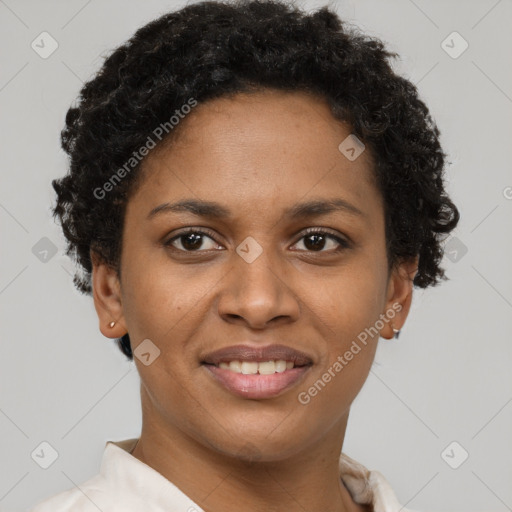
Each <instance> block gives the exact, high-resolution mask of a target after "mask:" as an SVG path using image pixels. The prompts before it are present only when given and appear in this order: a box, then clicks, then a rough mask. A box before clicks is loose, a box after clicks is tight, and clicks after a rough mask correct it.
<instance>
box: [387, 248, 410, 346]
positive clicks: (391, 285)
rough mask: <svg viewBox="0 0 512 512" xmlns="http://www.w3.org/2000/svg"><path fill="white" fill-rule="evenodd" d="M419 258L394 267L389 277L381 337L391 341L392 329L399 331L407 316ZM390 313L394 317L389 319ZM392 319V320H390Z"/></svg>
mask: <svg viewBox="0 0 512 512" xmlns="http://www.w3.org/2000/svg"><path fill="white" fill-rule="evenodd" d="M418 260H419V258H418V257H416V258H413V259H409V260H407V261H403V262H401V263H399V264H398V265H396V266H395V267H394V268H393V269H392V271H391V275H390V277H389V281H388V290H387V299H386V306H385V311H384V315H386V317H387V318H389V321H388V322H385V325H384V327H383V328H382V329H381V331H380V335H381V337H383V338H385V339H388V340H390V339H392V338H393V337H394V335H395V333H394V332H393V328H395V329H398V330H400V329H401V328H402V327H403V325H404V324H405V321H406V319H407V316H408V314H409V310H410V308H411V302H412V291H413V286H414V285H413V279H414V277H415V276H416V274H417V273H418ZM391 312H394V316H392V317H391V314H390V313H391ZM391 318H392V319H391Z"/></svg>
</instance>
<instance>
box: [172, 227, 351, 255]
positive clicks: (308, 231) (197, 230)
mask: <svg viewBox="0 0 512 512" xmlns="http://www.w3.org/2000/svg"><path fill="white" fill-rule="evenodd" d="M190 233H194V234H196V235H206V236H208V237H209V238H211V239H212V240H213V241H214V242H215V243H218V242H217V241H216V240H215V234H214V233H213V232H212V231H210V230H208V229H205V228H194V227H191V228H187V229H186V230H184V231H182V232H180V233H178V234H177V235H174V236H173V237H172V238H170V239H169V240H167V241H166V242H164V243H163V245H164V246H165V247H169V248H171V249H173V250H175V251H177V252H182V253H186V254H196V253H202V252H208V251H209V250H215V249H207V250H200V249H198V250H197V251H186V250H183V249H177V248H176V247H173V245H172V243H173V242H174V241H175V240H178V239H180V238H181V237H183V236H185V235H188V234H190ZM312 234H315V235H316V234H320V235H327V238H331V239H333V240H334V241H336V242H337V243H338V244H339V247H338V248H337V249H334V250H330V251H324V250H320V251H307V250H306V251H303V250H299V251H297V252H312V253H323V252H326V253H331V254H332V253H338V252H341V251H343V250H345V249H348V248H350V243H349V242H348V241H347V240H345V239H344V238H341V237H339V236H338V235H336V234H334V233H332V232H331V231H330V230H328V229H326V228H307V229H306V230H305V231H304V232H303V233H302V235H301V237H300V238H299V239H298V240H297V242H299V241H300V240H302V239H303V238H306V237H307V236H308V235H312ZM297 242H295V243H297ZM294 245H295V244H294Z"/></svg>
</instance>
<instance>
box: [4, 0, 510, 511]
mask: <svg viewBox="0 0 512 512" xmlns="http://www.w3.org/2000/svg"><path fill="white" fill-rule="evenodd" d="M182 5H184V3H176V2H171V1H156V0H155V1H145V2H141V1H139V2H135V1H133V0H132V1H121V0H117V1H112V0H108V1H102V2H100V1H97V0H96V1H95V0H92V1H91V0H90V1H88V2H87V1H84V0H76V1H75V0H73V1H67V2H64V1H60V2H58V1H45V2H36V1H31V2H29V1H21V0H20V1H15V0H5V1H4V0H0V43H1V44H0V51H1V62H2V65H1V68H0V109H1V116H0V130H1V131H0V133H1V140H2V143H1V147H0V162H1V164H0V168H1V179H2V181H1V188H0V224H1V233H2V238H1V239H2V243H1V246H0V247H1V248H0V251H1V265H0V307H1V324H0V327H1V344H0V390H1V394H0V435H1V445H0V447H1V449H0V461H1V462H0V510H1V511H6V510H11V511H21V510H24V509H25V508H27V507H29V506H30V505H33V504H34V503H35V502H36V501H40V500H41V499H43V498H45V497H47V496H50V495H52V494H55V493H57V492H59V491H62V490H64V489H67V488H70V487H72V486H74V485H76V484H79V483H81V482H83V481H84V480H86V479H87V478H89V477H90V476H92V475H94V474H96V473H97V472H98V470H99V464H100V459H101V454H102V452H103V448H104V444H105V441H106V440H120V439H124V438H128V437H136V436H137V435H138V434H139V429H140V424H141V420H140V406H139V388H138V376H137V373H136V370H135V367H134V365H133V363H129V362H127V361H125V358H124V356H123V355H122V354H121V353H120V352H119V351H118V349H117V347H116V346H115V345H114V344H113V342H110V341H108V340H107V339H106V338H103V336H102V335H101V333H100V332H99V330H98V321H97V318H96V315H95V312H94V308H93V304H92V299H90V298H88V297H85V296H81V295H80V294H79V293H78V292H77V291H75V290H74V288H73V285H72V280H71V275H70V272H71V269H72V267H71V263H70V261H69V260H68V259H67V258H66V257H65V256H63V247H64V244H63V239H62V236H61V234H60V231H59V228H58V227H57V226H56V225H55V224H54V223H53V220H52V219H51V217H50V214H49V206H50V204H51V202H52V201H53V193H52V189H51V186H50V180H51V179H52V178H55V177H58V176H61V175H62V174H64V172H65V169H66V158H65V155H64V153H63V152H62V151H61V149H60V143H59V134H60V130H61V129H62V127H63V124H64V116H65V113H66V111H67V109H68V107H69V106H70V104H71V102H72V101H73V100H74V99H75V97H76V95H77V93H78V91H79V88H80V87H81V85H82V82H83V81H85V80H86V79H88V78H90V77H91V76H92V74H93V73H94V71H95V70H97V69H98V68H99V66H100V65H101V63H102V58H101V56H102V55H105V54H106V53H107V51H109V50H110V49H111V48H113V47H115V46H116V45H118V44H121V43H122V42H123V41H125V40H126V39H127V38H128V37H129V36H130V35H132V33H133V32H134V31H135V30H136V29H137V28H138V27H139V26H141V25H143V24H144V23H146V22H148V21H150V20H151V19H153V18H155V17H156V16H158V15H160V14H163V13H164V12H166V11H168V10H174V9H176V8H178V7H180V6H182ZM301 5H303V6H305V7H306V8H308V9H309V8H312V7H316V6H320V5H324V2H320V1H318V2H306V3H302V4H301ZM332 5H333V6H334V7H335V8H336V10H337V11H338V13H339V14H340V15H341V16H342V17H343V18H344V19H345V20H347V21H348V22H351V23H354V24H356V25H358V26H359V27H361V28H362V29H363V30H364V31H366V32H368V33H369V34H371V35H375V36H378V37H381V38H383V39H384V40H385V41H386V42H388V44H389V46H390V48H391V49H393V50H395V51H397V52H398V53H399V54H400V55H401V59H400V61H398V62H397V63H396V67H397V69H398V70H399V71H400V72H402V73H404V74H405V75H406V76H408V77H409V78H410V79H411V80H412V81H414V82H415V83H416V84H418V87H419V89H420V92H421V94H422V96H423V97H424V99H425V100H426V101H427V103H428V105H429V107H430V108H431V111H432V113H433V116H434V118H435V119H436V121H437V123H438V125H439V127H440V129H441V132H442V140H443V144H444V147H445V149H446V151H447V152H448V153H449V157H450V158H449V159H450V162H451V164H450V166H449V167H448V175H447V177H448V189H449V192H450V193H451V195H452V197H453V199H454V200H455V202H456V204H457V205H458V206H459V208H460V211H461V214H462V220H461V223H460V225H459V227H458V229H457V231H456V233H454V239H453V240H451V241H450V242H448V243H449V244H451V245H450V246H449V247H450V257H446V258H445V262H444V264H445V267H446V269H447V272H448V275H449V277H450V281H447V282H445V283H443V284H442V285H441V286H440V287H438V288H432V289H429V290H427V291H424V292H423V291H418V290H417V291H416V295H415V298H414V302H413V308H412V312H411V315H410V317H409V320H408V322H407V324H406V326H405V328H404V330H403V332H402V335H401V337H400V339H399V340H397V341H386V340H382V341H381V344H380V347H379V349H378V353H377V358H376V362H375V364H374V366H373V368H372V372H371V374H370V376H369V379H368V381H367V383H366V385H365V387H364V388H363V391H362V392H361V394H360V395H359V396H358V398H357V399H356V401H355V404H354V406H353V409H352V416H351V421H350V422H349V428H348V432H347V437H346V442H345V445H344V451H345V452H346V453H348V454H349V455H350V456H352V457H354V458H355V459H357V460H359V461H360V462H362V463H363V464H365V465H366V466H367V467H369V468H370V469H378V470H379V471H380V472H381V473H383V474H384V475H385V477H386V478H387V479H388V480H389V481H390V483H391V485H392V486H393V488H394V489H395V491H396V493H397V495H398V497H399V499H400V501H401V502H402V503H403V504H406V503H407V506H408V507H410V508H413V509H418V510H422V511H448V510H450V511H464V512H470V511H484V510H485V511H505V510H512V485H511V483H512V437H511V435H510V433H511V431H512V429H511V427H512V403H511V402H512V372H511V371H510V367H511V361H512V359H511V355H512V348H511V343H510V337H511V332H512V315H511V313H512V272H510V261H511V259H512V258H511V257H512V237H511V236H510V235H511V233H512V215H511V214H512V172H511V160H512V154H511V145H512V134H511V131H512V130H511V123H510V121H511V114H512V67H511V66H510V56H511V55H510V54H511V51H510V50H511V48H512V30H511V26H512V23H511V21H512V2H511V1H510V0H500V1H496V0H482V1H471V2H470V1H453V0H452V1H430V2H427V1H425V0H414V1H412V0H393V1H377V0H371V1H370V0H365V1H357V2H356V1H354V0H352V1H339V2H332ZM43 31H47V32H49V33H50V34H51V36H52V37H53V38H54V39H55V40H56V41H57V42H58V45H59V47H58V49H57V50H56V51H55V53H53V54H52V55H51V56H50V57H48V58H47V59H43V58H41V57H40V56H39V54H37V53H36V52H35V51H34V50H33V49H32V48H31V43H32V41H33V40H36V42H37V40H38V39H36V38H38V36H39V34H40V33H41V32H43ZM453 31H457V32H458V33H459V34H460V35H461V36H462V37H463V38H464V40H466V41H467V42H468V44H469V47H468V49H467V50H466V51H465V52H464V53H462V54H461V55H459V56H458V57H457V58H453V56H450V55H449V54H448V53H447V52H446V51H445V49H443V46H442V42H443V41H444V40H445V39H446V38H447V36H448V35H449V34H451V33H452V32H453ZM462 44H463V41H462V40H461V39H460V38H458V36H455V39H454V38H453V36H452V37H451V38H448V40H447V42H446V43H445V47H446V45H449V46H451V47H452V48H451V49H449V48H448V50H449V51H450V52H451V53H452V54H454V52H455V53H458V52H459V51H460V50H461V49H462ZM46 48H48V45H46ZM44 237H46V238H47V239H49V240H46V239H44ZM41 239H43V241H41ZM34 247H35V248H34ZM53 247H55V249H56V250H58V252H56V254H52V251H51V249H52V248H53ZM464 248H467V253H465V254H464V251H465V249H464ZM45 250H48V251H49V252H47V253H45V252H44V251H45ZM452 260H453V261H452ZM43 441H46V442H48V443H50V445H51V446H53V447H54V449H55V450H56V451H57V452H58V454H59V456H58V459H57V460H56V461H55V462H54V463H53V464H52V465H51V466H50V467H49V468H48V469H43V468H41V467H40V466H39V465H38V464H36V462H35V461H34V460H33V459H32V458H31V453H32V452H33V451H34V450H35V449H36V448H37V447H38V446H39V445H40V443H41V442H43ZM453 441H456V442H457V443H458V445H456V446H455V448H454V450H453V451H451V449H449V450H448V452H444V450H445V448H446V447H447V446H448V445H449V444H450V443H452V442H453ZM452 447H453V446H452ZM462 450H465V451H467V452H468V453H469V458H468V459H467V460H466V461H465V462H464V463H463V464H462V465H460V467H458V469H452V467H450V466H449V465H448V464H447V462H446V461H447V460H449V462H450V463H451V464H452V465H457V464H459V463H460V461H461V460H462V455H463V453H464V452H463V451H462ZM443 452H444V453H445V456H444V458H443V457H442V455H441V454H442V453H443ZM46 453H48V452H46Z"/></svg>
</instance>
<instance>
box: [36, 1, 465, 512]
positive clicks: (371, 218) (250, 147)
mask: <svg viewBox="0 0 512 512" xmlns="http://www.w3.org/2000/svg"><path fill="white" fill-rule="evenodd" d="M392 56H393V55H392V54H391V53H389V52H387V51H386V50H385V48H384V45H383V44H382V43H381V42H380V41H378V40H375V39H370V38H368V37H366V36H364V35H361V34H359V33H357V32H356V31H354V30H348V29H347V28H346V27H345V26H344V25H343V24H342V23H341V21H340V20H339V19H338V17H337V16H336V15H335V14H334V13H333V12H331V11H329V10H328V9H327V8H323V9H320V10H318V11H317V12H315V13H312V14H306V13H304V12H302V11H300V10H299V9H297V8H295V7H293V6H292V5H289V4H285V3H282V2H274V1H259V0H256V1H246V2H240V3H220V2H201V3H196V4H194V5H190V6H187V7H185V8H183V9H181V10H180V11H178V12H172V13H169V14H166V15H164V16H162V17H161V18H159V19H157V20H155V21H153V22H151V23H149V24H148V25H146V26H144V27H142V28H141V29H139V30H138V31H137V32H136V33H135V35H134V36H133V37H132V38H131V39H130V40H129V41H128V42H127V43H126V44H124V45H122V46H121V47H119V48H117V49H116V50H115V51H114V52H113V53H112V54H111V55H110V56H109V58H108V59H106V61H105V63H104V65H103V67H102V69H101V70H100V71H99V72H98V74H97V75H96V76H95V77H94V78H93V79H92V80H91V81H89V82H88V83H86V84H85V86H84V87H83V89H82V91H81V95H80V98H79V102H78V104H77V106H75V107H73V108H70V110H69V111H68V114H67V117H66V127H65V129H64V130H63V132H62V145H63V148H64V149H65V151H66V152H67V153H68V154H69V156H70V169H69V173H68V175H67V176H65V177H64V178H62V179H59V180H55V181H54V183H53V184H54V188H55V190H56V193H57V204H56V206H55V210H54V212H55V215H56V216H57V217H58V218H59V219H60V221H61V224H62V227H63V231H64V234H65V235H66V237H67V240H68V253H69V254H70V255H72V256H73V257H75V259H76V261H77V263H78V264H79V266H80V268H81V272H80V273H79V274H77V276H76V277H75V284H76V286H77V287H78V289H79V290H81V291H82V292H84V293H87V294H91V295H92V296H93V299H94V304H95V307H96V311H97V314H98V318H99V325H100V330H101V332H102V333H103V334H104V335H105V336H106V337H108V338H112V339H117V340H118V343H119V347H120V349H121V350H122V351H123V353H124V354H125V355H126V356H127V357H128V358H133V360H134V362H135V364H136V366H137V369H138V372H139V375H140V379H141V400H142V410H143V427H142V432H141V435H140V437H139V438H137V439H129V440H125V441H120V442H117V443H114V442H109V443H107V445H106V448H105V453H104V458H103V461H102V466H101V471H100V473H99V474H98V475H97V476H96V477H94V478H93V479H91V480H89V481H88V482H86V483H84V484H82V485H81V486H80V489H71V490H69V491H66V492H64V493H61V494H59V495H57V496H54V497H52V498H49V499H48V500H46V501H45V502H43V503H41V504H39V505H38V506H36V507H35V508H34V509H33V510H34V511H35V512H46V511H52V512H60V511H73V512H78V511H89V510H91V511H92V510H95V511H96V510H98V509H99V510H102V511H103V512H109V511H123V512H128V511H132V510H133V511H135V510H137V511H138V512H140V511H141V510H145V511H149V510H151V511H156V510H167V511H169V510H183V511H194V510H196V511H199V510H204V511H207V512H217V511H230V510H240V509H242V510H246V511H272V510H285V511H287V512H290V511H291V512H294V511H304V510H308V511H313V510H329V511H351V512H353V511H363V510H365V511H379V512H382V511H384V512H391V511H398V510H405V509H403V508H402V506H401V505H400V503H399V501H398V499H397V497H396V496H395V494H394V493H393V491H392V489H391V488H390V486H389V484H388V483H387V482H386V480H385V478H384V477H383V476H382V475H381V474H380V473H378V472H377V471H368V470H367V469H366V468H365V467H364V466H362V465H361V464H359V463H358V462H356V461H355V460H353V459H351V458H350V457H348V456H347V455H346V454H344V453H342V447H343V440H344V435H345V430H346V426H347V420H348V416H349V412H350V406H351V404H352V402H353V400H354V399H355V397H356V396H357V394H358V393H359V391H360V390H361V388H362V386H363V384H364V382H365V380H366V378H367V376H368V373H369V370H370V368H371V365H372V362H373V358H374V355H375V350H376V347H377V343H378V340H379V338H385V339H392V338H393V337H394V336H398V333H399V331H400V329H401V328H402V326H403V325H404V323H405V321H406V318H407V315H408V312H409V308H410V305H411V300H412V293H413V288H414V286H416V287H420V288H427V287H428V286H431V285H435V284H437V283H438V282H439V281H440V280H441V279H443V278H444V277H445V276H444V272H443V270H442V268H440V261H441V258H442V241H443V239H444V237H445V236H446V235H447V234H448V233H449V232H450V231H451V230H452V229H453V228H454V227H455V226H456V225H457V222H458V219H459V213H458V211H457V208H456V207H455V206H454V204H453V203H452V202H451V201H450V199H449V197H448V196H447V195H446V193H445V190H444V186H443V170H444V153H443V151H442V148H441V146H440V143H439V140H438V137H439V131H438V129H437V128H436V126H435V123H434V122H433V121H432V119H431V117H430V115H429V112H428V109H427V107H426V106H425V104H424V103H423V102H422V101H421V100H420V99H419V98H418V95H417V91H416V89H415V87H414V86H413V85H412V84H411V83H410V82H408V81H407V80H405V79H404V78H401V77H399V76H397V75H396V74H395V73H394V72H393V70H392V68H391V66H390V63H389V61H390V58H391V57H392Z"/></svg>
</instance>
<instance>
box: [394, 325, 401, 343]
mask: <svg viewBox="0 0 512 512" xmlns="http://www.w3.org/2000/svg"><path fill="white" fill-rule="evenodd" d="M393 332H394V333H395V339H396V340H397V339H398V336H399V335H400V329H395V328H394V327H393Z"/></svg>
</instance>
